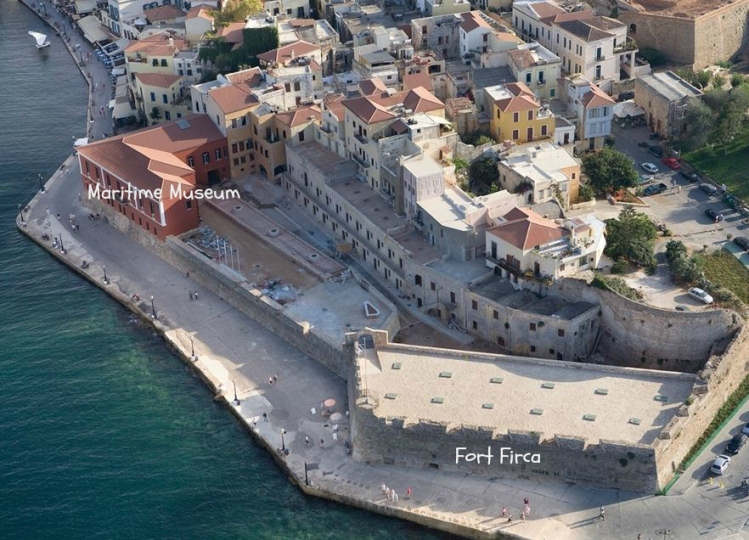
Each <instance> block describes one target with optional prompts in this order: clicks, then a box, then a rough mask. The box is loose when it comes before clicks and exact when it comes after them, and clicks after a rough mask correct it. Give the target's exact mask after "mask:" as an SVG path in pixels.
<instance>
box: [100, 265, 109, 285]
mask: <svg viewBox="0 0 749 540" xmlns="http://www.w3.org/2000/svg"><path fill="white" fill-rule="evenodd" d="M101 269H102V270H104V283H106V284H107V285H109V278H108V277H107V267H106V266H102V267H101Z"/></svg>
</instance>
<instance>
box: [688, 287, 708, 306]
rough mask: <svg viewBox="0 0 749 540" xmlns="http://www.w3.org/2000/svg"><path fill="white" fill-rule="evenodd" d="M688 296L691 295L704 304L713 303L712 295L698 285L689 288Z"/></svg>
mask: <svg viewBox="0 0 749 540" xmlns="http://www.w3.org/2000/svg"><path fill="white" fill-rule="evenodd" d="M689 296H691V297H692V298H696V299H697V300H699V301H700V302H703V303H705V304H712V303H713V297H712V296H710V295H709V294H707V293H706V292H705V291H703V290H702V289H700V288H699V287H692V288H691V289H689Z"/></svg>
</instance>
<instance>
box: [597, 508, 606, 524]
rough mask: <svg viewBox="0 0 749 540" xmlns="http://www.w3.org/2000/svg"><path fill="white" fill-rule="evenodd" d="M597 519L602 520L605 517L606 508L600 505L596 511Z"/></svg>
mask: <svg viewBox="0 0 749 540" xmlns="http://www.w3.org/2000/svg"><path fill="white" fill-rule="evenodd" d="M598 519H600V520H601V521H604V520H605V519H606V509H605V508H604V507H603V505H601V509H600V510H599V512H598Z"/></svg>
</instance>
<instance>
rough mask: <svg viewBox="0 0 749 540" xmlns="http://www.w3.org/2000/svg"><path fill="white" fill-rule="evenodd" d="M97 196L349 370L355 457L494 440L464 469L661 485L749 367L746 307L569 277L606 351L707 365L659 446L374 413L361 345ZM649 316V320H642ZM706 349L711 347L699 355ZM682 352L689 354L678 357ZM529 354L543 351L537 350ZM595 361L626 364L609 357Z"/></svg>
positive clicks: (421, 453)
mask: <svg viewBox="0 0 749 540" xmlns="http://www.w3.org/2000/svg"><path fill="white" fill-rule="evenodd" d="M89 204H90V206H91V208H92V209H93V210H94V211H96V212H100V213H101V214H103V215H104V216H106V217H107V218H108V220H109V223H110V224H112V225H113V226H115V228H117V229H119V230H121V231H122V232H124V233H125V234H127V235H128V236H130V237H131V238H133V239H135V240H136V241H138V242H140V243H141V244H142V245H144V246H146V247H147V248H149V249H150V250H152V251H154V252H156V253H157V254H158V255H159V256H160V257H162V258H163V259H164V260H166V261H167V262H168V263H170V264H172V265H173V266H175V267H176V268H178V269H180V270H182V271H185V272H186V271H189V272H190V275H191V277H192V278H193V279H195V281H196V282H198V283H200V284H201V285H202V286H204V287H206V288H207V289H209V290H211V291H212V292H214V293H215V294H217V295H218V296H220V297H221V298H222V299H224V300H226V301H227V302H228V303H229V304H231V305H232V306H234V307H236V308H237V309H239V310H240V311H242V312H243V313H245V314H246V315H248V316H249V317H251V318H253V319H254V320H257V321H258V322H260V323H261V324H262V325H263V326H265V327H266V328H268V329H269V330H270V331H272V332H274V333H276V334H277V335H279V336H281V337H282V338H284V339H286V340H287V341H288V342H289V343H291V344H292V345H293V346H295V347H296V348H298V349H299V350H300V351H302V352H304V353H305V354H307V355H308V356H310V357H311V358H312V359H314V360H315V361H317V362H319V363H321V364H322V365H323V366H325V367H327V368H328V369H330V370H331V371H332V372H333V373H335V374H337V375H338V376H340V377H342V378H344V379H347V380H348V383H349V384H348V392H349V403H350V408H351V417H352V422H351V423H352V426H351V433H352V443H353V448H354V457H355V458H356V459H359V460H362V461H369V462H372V463H385V464H390V463H392V464H396V465H408V466H414V467H434V466H437V467H438V468H439V469H440V470H447V471H450V470H458V469H457V468H456V467H455V463H454V461H455V459H454V458H455V454H454V452H455V450H454V448H455V446H469V447H475V448H477V449H481V448H485V447H486V446H487V445H491V446H492V447H493V449H494V452H495V464H494V465H492V466H491V467H490V468H487V467H485V466H480V465H476V464H473V465H470V464H461V466H460V469H459V470H460V471H462V472H472V473H474V474H482V475H487V476H489V477H494V476H499V475H501V474H502V473H503V472H504V473H512V474H534V475H540V476H543V477H550V478H551V477H553V478H557V479H561V480H571V481H581V482H587V483H592V484H599V485H605V486H609V487H611V486H616V487H620V488H622V489H628V490H635V491H642V492H653V491H655V490H657V489H660V488H662V487H663V486H664V485H665V484H666V483H667V482H668V481H669V480H670V479H671V478H672V476H673V471H674V470H675V469H676V467H677V466H678V464H679V462H680V460H681V459H682V458H683V457H684V455H685V454H686V453H687V452H688V451H689V449H690V448H691V446H692V445H693V444H694V443H695V442H696V441H697V439H698V438H699V437H700V436H701V435H702V433H703V432H704V430H705V428H706V427H707V426H708V425H709V423H710V422H711V421H712V419H713V417H714V415H715V413H716V412H717V410H718V409H719V408H720V406H721V405H722V404H723V403H724V402H725V400H726V399H727V397H728V396H729V395H730V393H731V392H732V391H733V390H735V388H736V387H737V386H738V385H739V384H740V382H741V381H742V380H743V378H744V377H745V376H747V374H748V373H749V328H747V327H744V328H740V325H741V319H740V318H738V316H737V315H735V314H733V313H731V312H727V311H720V310H717V311H710V312H701V313H695V312H692V313H689V312H687V313H682V312H671V311H667V310H661V309H657V308H651V307H649V306H645V305H643V304H639V303H637V302H633V301H631V300H628V299H626V298H624V297H621V296H620V295H618V294H615V293H612V292H609V291H603V290H600V289H596V288H594V287H590V286H588V285H586V284H585V282H583V281H580V280H573V279H566V280H562V281H561V282H560V283H558V284H557V285H556V288H557V290H556V291H555V292H556V293H558V294H560V295H562V296H564V295H568V297H574V298H575V300H576V301H577V300H580V299H582V300H586V301H589V302H594V303H598V304H600V306H601V310H600V311H601V315H600V326H601V328H602V331H601V333H602V335H608V337H601V345H600V349H599V350H605V351H606V354H609V355H610V358H611V359H612V360H613V361H614V362H616V363H618V364H620V365H633V364H634V365H635V366H637V367H649V368H660V369H669V368H670V369H679V366H682V367H684V366H686V367H690V368H693V367H694V368H695V369H688V370H685V371H698V370H699V373H698V377H699V379H698V382H697V384H696V385H695V386H694V389H693V393H692V395H691V396H690V398H689V399H688V400H687V403H685V404H684V405H683V406H682V407H681V409H680V410H679V412H678V414H677V416H675V417H674V418H673V419H672V420H671V421H670V422H669V423H668V424H667V425H666V426H665V427H664V428H663V429H662V430H661V432H660V433H659V435H658V439H657V440H656V441H655V442H654V443H653V444H652V445H649V446H648V445H640V444H628V443H622V442H617V441H606V440H604V441H599V442H598V443H595V444H590V443H589V442H588V441H586V440H585V439H584V438H581V437H574V436H567V435H560V434H555V435H551V436H549V435H546V434H544V437H545V438H544V440H543V441H542V440H541V434H538V433H533V432H526V431H513V430H511V429H504V430H502V429H499V428H497V427H481V426H454V425H448V424H442V423H432V422H416V423H414V424H407V423H406V420H405V419H404V418H392V419H383V418H378V417H377V416H376V415H375V414H374V405H375V404H374V403H371V402H370V403H367V402H366V400H364V399H363V396H362V392H361V376H360V374H359V373H358V372H357V371H356V366H357V364H356V363H355V362H353V361H352V359H353V358H354V350H355V348H354V346H353V344H352V343H348V344H334V343H331V342H329V341H328V340H326V339H324V338H323V337H321V336H318V335H317V334H316V333H315V332H314V331H311V330H310V328H309V326H308V325H305V324H304V323H300V322H298V321H294V320H293V319H291V318H290V317H288V316H287V315H286V314H285V313H284V312H283V307H282V306H281V305H279V304H277V303H276V302H274V301H273V300H271V299H269V298H267V297H265V296H263V295H262V293H261V292H260V291H259V290H257V289H252V288H250V287H249V286H248V285H247V283H246V281H245V280H243V279H242V277H241V276H240V275H238V274H237V273H236V272H233V271H232V270H230V269H228V268H226V267H223V266H222V265H219V264H216V263H215V262H213V261H211V260H210V259H208V258H206V257H205V256H204V255H202V254H201V253H199V252H198V251H197V250H195V249H194V248H192V247H191V246H189V245H188V244H186V243H184V242H183V241H182V240H180V239H179V238H175V237H169V238H168V239H167V241H165V242H160V241H158V240H157V239H156V238H155V237H152V236H150V235H148V234H147V233H146V232H145V231H143V230H142V229H140V228H138V227H134V226H133V225H132V222H131V221H130V220H128V219H127V218H126V217H125V216H122V215H120V214H118V213H116V212H114V211H113V210H112V209H111V208H110V207H108V206H105V205H102V204H100V203H98V202H96V201H92V202H90V203H89ZM357 279H358V280H359V282H360V284H361V285H362V286H363V287H365V288H368V289H369V290H370V292H371V293H372V294H373V295H374V298H375V299H376V300H377V301H380V302H386V303H387V304H388V305H391V304H390V303H389V302H388V301H387V300H386V299H385V298H384V297H382V296H381V295H380V293H379V292H378V291H377V290H376V288H374V287H371V286H369V284H368V283H366V281H364V280H361V278H357ZM392 313H393V317H392V318H393V319H394V320H393V321H389V322H388V323H387V324H386V325H385V327H386V331H379V332H373V334H374V335H375V336H376V337H377V339H380V340H382V339H387V337H384V338H383V337H381V336H387V335H388V333H390V334H392V335H394V334H395V333H396V332H397V331H398V320H397V311H396V310H395V308H394V307H393V308H392ZM643 320H644V321H645V322H644V323H643V322H641V321H643ZM710 321H712V322H710ZM685 328H686V330H684V329H685ZM671 329H673V330H671ZM737 330H739V331H738V332H737ZM378 336H380V337H378ZM669 336H673V337H669ZM349 339H355V334H349ZM569 339H575V337H574V336H571V337H569ZM605 343H607V344H605ZM643 347H644V348H645V349H647V350H648V351H649V353H648V356H647V357H646V362H644V363H643V362H641V361H640V363H638V362H634V363H632V362H631V360H630V357H631V356H632V355H633V354H634V353H637V352H638V351H639V352H641V351H640V349H642V348H643ZM672 347H678V349H674V350H677V351H678V352H677V353H674V354H673V355H671V356H667V358H669V360H668V361H666V362H663V363H661V364H659V363H658V361H657V359H658V357H659V354H660V353H662V352H664V351H670V350H672ZM422 349H425V348H422ZM431 354H433V355H435V356H439V355H440V354H444V350H442V349H438V348H432V349H431ZM702 354H704V356H701V360H700V355H702ZM680 355H684V358H686V359H687V360H686V361H683V360H682V361H681V362H676V360H675V359H676V358H678V357H679V356H680ZM708 357H709V360H708V361H707V363H706V364H705V365H704V367H702V364H703V363H704V359H705V358H708ZM672 360H673V361H672ZM528 361H542V360H537V359H533V358H529V359H528ZM685 362H686V363H685ZM565 363H566V362H565ZM672 366H676V367H672ZM596 368H597V369H617V368H614V367H610V368H609V367H607V366H602V365H599V366H596ZM700 368H701V370H700ZM679 375H680V374H678V373H675V374H674V376H679ZM502 446H511V447H512V448H513V451H515V452H531V453H533V452H539V453H541V454H542V455H543V456H545V457H544V460H543V461H542V463H541V464H522V463H521V464H518V465H508V464H504V465H502V466H499V465H496V459H498V457H497V456H496V453H497V452H498V451H499V448H500V447H502ZM495 465H496V467H495Z"/></svg>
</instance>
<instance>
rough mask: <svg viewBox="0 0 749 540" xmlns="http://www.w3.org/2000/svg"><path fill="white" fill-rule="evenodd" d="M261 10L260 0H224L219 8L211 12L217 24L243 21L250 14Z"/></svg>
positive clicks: (261, 3) (223, 24) (224, 24)
mask: <svg viewBox="0 0 749 540" xmlns="http://www.w3.org/2000/svg"><path fill="white" fill-rule="evenodd" d="M261 11H263V2H262V0H226V1H225V2H224V4H223V7H222V8H221V10H217V11H214V12H213V18H214V21H215V22H216V25H217V26H226V25H227V24H229V23H230V22H240V21H244V20H245V19H246V18H247V17H249V16H250V15H255V14H257V13H260V12H261Z"/></svg>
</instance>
